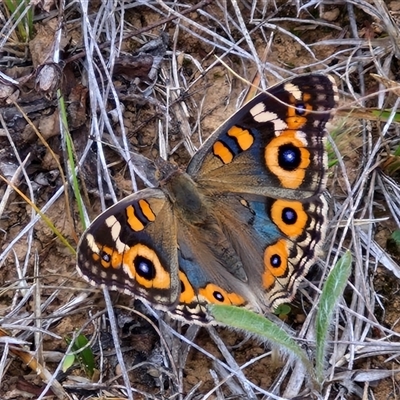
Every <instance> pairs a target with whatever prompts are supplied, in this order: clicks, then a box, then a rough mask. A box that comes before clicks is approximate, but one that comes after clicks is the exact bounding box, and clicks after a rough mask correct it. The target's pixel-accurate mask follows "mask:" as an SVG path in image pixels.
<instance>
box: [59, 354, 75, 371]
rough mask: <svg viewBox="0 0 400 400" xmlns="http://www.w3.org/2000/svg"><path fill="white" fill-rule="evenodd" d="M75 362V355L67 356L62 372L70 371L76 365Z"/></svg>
mask: <svg viewBox="0 0 400 400" xmlns="http://www.w3.org/2000/svg"><path fill="white" fill-rule="evenodd" d="M74 362H75V354H68V355H67V356H65V358H64V362H63V365H62V371H63V372H67V371H68V369H69V368H71V367H72V366H73V365H74Z"/></svg>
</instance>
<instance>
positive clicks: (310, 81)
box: [187, 75, 337, 199]
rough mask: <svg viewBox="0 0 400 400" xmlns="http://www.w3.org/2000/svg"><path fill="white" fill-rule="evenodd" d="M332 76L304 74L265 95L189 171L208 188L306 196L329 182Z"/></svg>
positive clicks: (231, 123)
mask: <svg viewBox="0 0 400 400" xmlns="http://www.w3.org/2000/svg"><path fill="white" fill-rule="evenodd" d="M336 99H337V95H336V89H335V85H334V83H333V81H332V78H330V77H327V76H323V75H307V76H299V77H296V78H294V79H292V80H291V81H289V82H286V83H282V84H280V85H277V86H275V87H273V88H271V89H268V91H266V92H264V93H261V94H259V95H258V96H257V97H255V98H254V99H253V100H251V101H250V102H249V103H247V104H246V105H245V106H244V107H243V108H241V109H240V110H239V111H238V112H237V113H236V114H234V115H233V116H232V117H231V118H230V119H228V120H227V121H226V122H225V123H224V124H223V125H222V126H221V127H220V128H219V129H218V130H217V131H216V132H215V133H214V134H213V135H212V136H211V137H210V138H209V139H208V140H207V141H206V142H205V144H204V145H203V147H202V148H201V149H200V150H199V151H198V152H197V153H196V154H195V156H194V157H193V159H192V160H191V162H190V164H189V166H188V169H187V172H188V173H189V174H190V175H191V176H192V177H193V179H194V180H195V181H196V182H197V183H198V184H199V185H200V186H201V187H204V188H206V189H211V190H214V189H216V190H218V192H224V193H228V192H229V193H251V194H260V195H264V196H270V197H274V198H287V199H299V198H300V197H301V198H303V199H305V198H308V197H311V196H313V195H315V194H318V193H320V192H321V191H322V190H323V189H324V187H325V173H326V155H325V150H324V143H325V134H324V128H325V124H326V122H327V120H328V119H329V117H330V111H331V109H332V108H333V107H334V105H335V103H336Z"/></svg>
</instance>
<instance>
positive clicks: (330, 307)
mask: <svg viewBox="0 0 400 400" xmlns="http://www.w3.org/2000/svg"><path fill="white" fill-rule="evenodd" d="M351 264H352V257H351V253H350V251H347V252H346V253H344V255H343V257H342V258H341V259H340V260H339V261H338V262H337V263H336V265H335V266H334V267H333V269H332V271H331V272H330V274H329V275H328V278H327V279H326V282H325V285H324V287H323V289H322V293H321V298H320V301H319V304H318V312H317V318H316V360H315V363H316V364H315V368H316V374H317V380H318V382H319V383H320V384H321V383H322V382H323V379H324V361H325V353H326V348H327V337H328V334H329V328H330V325H331V324H332V316H333V312H334V311H335V308H336V305H337V303H338V301H339V298H340V296H341V295H342V294H343V291H344V289H345V287H346V285H347V281H348V279H349V276H350V273H351Z"/></svg>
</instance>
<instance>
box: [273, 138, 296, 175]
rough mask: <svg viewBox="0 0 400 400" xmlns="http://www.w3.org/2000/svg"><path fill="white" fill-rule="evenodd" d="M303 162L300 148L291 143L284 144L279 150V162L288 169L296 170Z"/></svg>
mask: <svg viewBox="0 0 400 400" xmlns="http://www.w3.org/2000/svg"><path fill="white" fill-rule="evenodd" d="M300 162H301V153H300V149H299V148H298V147H296V146H294V145H293V144H291V143H288V144H284V145H282V146H281V147H280V148H279V151H278V163H279V166H280V167H281V168H283V169H284V170H286V171H294V170H295V169H296V168H298V166H299V165H300Z"/></svg>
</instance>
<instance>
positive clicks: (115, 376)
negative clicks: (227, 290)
mask: <svg viewBox="0 0 400 400" xmlns="http://www.w3.org/2000/svg"><path fill="white" fill-rule="evenodd" d="M88 3H89V4H88ZM291 3H292V4H291V5H288V2H286V1H278V0H276V1H272V0H263V1H254V0H253V2H249V1H241V2H237V1H231V2H230V1H228V2H224V1H219V2H210V1H204V2H201V3H197V2H191V3H190V4H188V2H186V3H185V2H183V3H182V4H179V3H174V4H172V3H166V2H164V1H161V0H157V1H154V2H129V1H125V2H124V3H123V6H122V2H113V1H104V2H102V3H100V2H83V1H78V2H71V3H60V4H58V5H57V7H58V11H57V10H56V9H55V7H54V6H53V5H52V4H50V5H49V10H48V11H49V12H47V11H44V10H42V9H40V8H39V6H36V7H35V13H34V15H35V19H34V23H33V27H34V31H35V33H34V34H33V36H36V39H37V38H38V35H39V33H40V32H41V31H42V30H43V29H44V27H45V28H48V27H51V29H52V32H53V33H54V34H53V35H51V34H49V33H46V34H44V35H42V36H39V37H40V40H39V43H37V42H36V43H35V42H33V41H32V40H28V42H27V43H22V42H21V40H22V39H21V36H20V33H19V32H18V29H17V26H18V24H16V23H14V22H15V19H13V18H12V17H10V16H9V15H7V12H6V8H5V5H4V3H2V4H1V5H0V28H1V35H0V48H1V52H2V58H1V59H0V68H1V71H2V73H3V74H4V75H2V76H1V77H0V86H1V90H0V95H1V97H0V102H1V118H0V123H1V127H0V143H1V145H0V173H1V175H2V176H3V177H5V178H7V179H8V184H6V183H2V184H1V186H0V193H1V196H2V201H1V204H0V213H1V214H0V218H1V219H0V228H1V229H0V232H1V244H2V246H1V251H0V272H1V273H0V276H1V278H0V284H1V290H0V323H1V328H2V330H1V332H2V334H1V336H2V338H1V341H0V348H1V352H0V397H1V398H4V399H11V398H22V397H23V393H24V392H28V393H34V394H33V397H34V398H38V399H42V398H44V396H45V394H46V391H45V390H43V389H44V388H45V387H46V388H47V389H51V391H52V393H53V396H56V397H57V398H68V399H73V398H74V399H75V398H79V399H85V398H91V396H93V397H92V398H97V397H96V396H99V397H100V396H104V397H103V398H115V397H118V396H119V397H121V398H129V399H133V398H136V399H140V398H154V399H200V398H201V399H215V398H218V399H232V398H234V399H239V398H243V399H250V398H273V399H279V398H285V399H287V398H294V397H296V396H300V397H301V396H304V395H305V393H307V392H308V390H309V388H308V386H307V383H308V380H307V376H305V371H304V370H303V369H302V366H301V365H300V364H299V363H296V362H295V361H294V362H292V363H287V364H286V363H283V364H280V362H279V361H277V360H276V359H274V358H273V357H272V359H271V358H270V357H269V356H270V350H269V349H268V348H267V347H266V346H264V344H260V343H257V342H254V341H250V342H248V341H247V342H244V343H241V344H238V343H239V341H240V340H241V336H240V335H239V334H236V333H232V332H230V331H226V330H216V329H214V328H210V329H208V331H207V332H206V331H205V330H202V331H201V333H200V336H198V335H199V332H198V331H199V328H198V327H195V326H190V327H189V328H188V329H186V328H184V329H182V327H181V326H180V324H179V323H177V322H175V321H170V323H168V324H165V323H164V322H163V319H162V317H164V316H163V315H162V314H156V315H155V316H154V317H155V318H156V321H157V323H155V322H151V325H150V324H148V323H144V322H143V319H142V317H140V316H139V317H137V316H136V314H135V313H138V314H139V315H140V313H139V311H138V308H136V310H135V311H132V310H131V308H130V307H127V306H126V305H127V304H129V299H127V298H126V297H118V296H115V295H114V293H112V294H111V295H112V299H111V298H110V294H109V293H108V292H107V291H104V293H103V292H101V291H96V290H94V289H93V288H89V287H88V285H86V284H85V283H83V282H82V281H81V279H80V278H79V277H78V276H77V273H76V271H75V267H74V264H75V255H74V254H72V252H71V251H70V250H69V249H68V247H67V246H66V245H65V244H63V243H61V242H60V241H59V240H58V239H57V238H56V235H55V231H54V230H53V229H51V228H49V226H48V225H46V224H45V223H43V220H42V217H41V215H40V214H39V213H38V212H37V211H35V209H34V208H33V207H32V206H31V205H29V204H27V203H26V202H25V201H24V200H22V199H21V197H20V196H19V195H18V194H16V190H17V189H18V188H19V189H20V190H21V191H22V192H24V193H25V195H26V196H27V197H28V198H29V199H30V201H31V203H33V204H35V205H36V206H37V207H38V208H39V209H40V210H41V213H44V214H46V215H47V216H48V217H49V218H50V220H51V221H52V222H53V223H54V225H55V229H57V230H59V231H60V232H61V233H62V235H63V236H64V237H65V238H66V239H67V240H68V241H69V243H70V244H71V245H72V247H76V243H77V238H78V237H79V236H80V234H81V233H82V224H83V221H82V220H81V219H84V220H85V223H86V224H88V223H89V220H91V219H93V218H94V217H95V216H96V215H98V214H99V212H100V211H101V210H102V209H105V208H106V205H109V204H110V200H112V201H114V202H115V201H117V200H118V199H120V198H121V197H122V196H124V195H126V194H127V193H129V192H131V191H136V190H138V188H139V189H140V188H143V187H144V186H147V185H150V186H151V184H152V180H151V177H149V176H148V175H149V174H147V172H148V171H146V168H144V167H145V166H147V164H143V159H142V158H141V154H144V155H145V156H147V157H149V158H152V159H154V157H155V155H158V154H159V155H161V156H163V157H167V156H168V157H169V158H172V159H173V160H174V161H176V162H177V163H179V164H182V165H184V164H185V163H186V162H187V161H188V159H189V156H191V155H193V153H194V152H195V149H196V148H198V147H199V145H200V144H201V142H202V141H203V140H204V139H205V138H206V137H207V136H208V135H209V134H211V132H212V130H213V129H215V128H217V127H218V125H219V124H220V123H221V122H223V120H224V119H225V118H226V116H228V115H230V114H232V113H233V112H234V110H235V109H236V108H237V107H238V106H239V104H240V102H241V101H242V99H243V98H244V95H245V91H246V89H248V85H247V84H246V83H245V82H246V81H247V82H248V81H252V80H253V78H254V76H256V74H257V73H258V74H259V76H260V79H261V82H260V86H261V88H266V87H268V86H269V85H270V84H272V83H276V82H278V81H280V80H282V79H285V78H288V77H291V76H295V75H296V74H300V73H304V72H310V71H311V72H315V71H319V72H321V73H330V74H332V75H333V76H334V77H335V79H336V82H337V83H338V86H339V91H340V97H341V103H340V106H339V109H338V110H337V112H336V117H335V119H334V120H333V122H332V123H331V125H330V126H329V129H330V130H332V131H334V130H335V129H336V131H335V138H334V140H331V145H332V149H333V150H332V157H333V158H336V159H337V163H336V165H335V166H333V167H332V168H331V169H330V180H329V188H328V190H329V192H330V194H331V195H332V210H333V215H332V221H331V226H330V230H329V233H330V234H329V238H328V241H327V246H326V258H324V259H321V260H320V261H319V263H318V265H319V267H320V268H318V269H316V270H315V272H314V273H313V275H312V276H311V277H310V280H311V281H310V282H309V284H307V285H304V286H302V289H301V290H300V293H299V294H298V296H297V298H296V301H295V304H294V306H293V307H294V310H297V311H295V313H296V312H297V314H298V315H302V314H303V313H304V321H302V323H298V322H296V321H294V320H293V321H290V323H291V324H292V325H294V327H295V328H296V330H297V332H296V338H297V340H298V341H299V342H300V343H302V344H304V346H305V347H306V348H307V349H308V350H309V354H310V357H312V349H313V343H314V339H315V328H314V318H315V312H316V309H317V308H318V296H319V293H320V290H321V287H322V285H323V282H324V280H325V278H326V276H327V274H328V273H329V270H330V268H331V266H333V265H334V264H335V263H336V261H337V260H338V258H339V257H340V256H341V255H342V254H343V253H344V251H346V250H347V249H349V250H350V251H351V253H352V255H353V273H352V276H351V280H350V281H349V283H348V287H347V290H346V291H345V295H344V297H343V299H341V301H340V304H339V307H338V309H337V313H336V316H335V319H334V320H333V321H332V327H331V341H330V342H329V348H328V352H329V354H328V357H327V361H326V373H325V376H326V380H325V384H324V385H323V387H322V388H321V389H320V390H318V393H315V392H314V393H313V395H314V396H319V397H321V398H349V399H350V398H375V399H384V398H389V397H391V398H397V397H399V396H400V395H399V394H398V393H399V388H398V385H399V374H398V372H397V371H398V367H397V364H398V355H399V354H400V346H399V343H400V341H399V333H398V332H399V323H398V315H397V314H398V311H397V310H398V307H399V305H400V298H399V296H398V286H399V284H398V279H399V278H400V268H399V264H398V263H399V252H398V246H399V244H397V250H396V246H394V247H395V250H393V251H391V252H390V253H389V250H388V248H387V241H388V240H389V238H390V235H391V233H392V232H393V231H395V230H396V229H400V201H399V199H400V188H399V174H398V170H396V169H394V170H393V169H389V170H388V168H387V164H389V165H393V162H396V160H397V159H396V158H394V159H393V158H390V157H389V156H393V157H394V153H395V150H396V148H397V147H398V146H399V142H400V140H399V137H400V136H399V132H398V124H397V123H395V122H393V119H395V118H396V111H397V108H398V103H399V97H398V95H397V93H396V88H397V86H396V84H395V82H393V81H398V80H399V78H400V77H399V75H398V70H399V67H398V65H399V59H400V49H399V43H400V42H399V22H398V21H399V20H398V14H399V12H400V11H398V10H396V9H395V6H396V4H397V3H398V2H392V3H390V4H389V5H385V4H384V3H383V2H381V1H378V0H376V1H367V0H359V1H357V2H355V1H346V0H343V1H340V2H337V3H340V4H337V5H332V3H335V2H330V1H326V2H325V1H315V0H311V1H306V0H303V1H296V2H291ZM325 3H326V5H325ZM31 7H32V6H31ZM390 7H392V8H390ZM50 20H51V21H50ZM11 22H12V23H11ZM161 33H168V35H169V38H168V39H167V46H164V45H163V43H162V39H161ZM45 38H47V39H48V42H46V40H45ZM151 41H153V42H151ZM148 42H151V43H152V44H155V45H158V47H157V50H156V51H155V53H154V52H153V50H150V51H147V53H146V54H150V55H151V56H152V59H151V61H157V60H155V58H157V56H158V55H159V56H160V60H159V61H160V63H159V65H157V64H156V65H154V64H153V67H154V68H156V70H154V71H152V70H150V72H149V68H148V64H143V58H144V56H143V54H142V56H141V57H139V61H140V63H142V64H140V63H139V64H138V65H135V66H134V67H133V68H132V59H130V60H129V62H128V65H126V64H124V61H123V60H122V56H123V55H125V54H132V53H133V52H135V51H137V50H138V49H139V48H140V47H141V46H143V45H145V44H146V43H148ZM40 46H43V47H40ZM144 51H146V48H144V50H143V49H142V53H143V52H144ZM60 60H62V61H61V64H60V65H61V69H60V68H59V67H57V66H54V64H52V63H56V64H58V63H59V61H60ZM221 60H222V61H223V63H224V64H226V65H227V66H229V68H231V69H232V71H234V73H235V74H236V75H237V76H240V77H241V78H242V80H239V79H238V78H237V76H236V75H234V74H233V73H231V71H229V70H228V69H227V67H226V65H224V64H222V63H221ZM45 63H47V64H50V70H46V71H45V72H46V74H45V76H42V77H41V78H40V76H33V75H32V76H29V74H31V73H33V72H35V71H36V73H37V74H40V73H42V74H43V73H44V72H43V69H42V70H41V71H40V68H39V67H40V65H43V64H45ZM121 65H122V67H124V68H126V69H124V70H123V74H124V75H123V76H124V77H125V78H121V73H120V74H119V75H113V72H112V71H113V69H114V68H117V67H119V68H121ZM33 67H34V68H33ZM141 68H144V70H145V71H146V72H145V73H141V72H140V71H141ZM59 74H60V75H59ZM371 74H377V75H379V76H380V77H382V78H383V79H384V80H381V81H380V82H377V81H376V80H375V79H373V78H372V77H371ZM61 76H63V79H60V80H59V78H61ZM149 76H150V78H149ZM28 78H29V79H28ZM39 78H40V79H39ZM60 81H62V82H63V83H62V85H61V92H59V93H58V94H57V92H56V91H55V88H57V87H58V85H59V82H60ZM68 84H70V85H72V87H68ZM67 87H68V89H67ZM77 87H79V96H81V97H79V96H76V97H72V98H71V97H68V96H71V95H66V94H65V93H66V91H69V92H70V91H71V89H75V88H77ZM10 88H11V89H10ZM35 88H36V91H35ZM86 90H87V92H86ZM18 91H19V92H18ZM3 93H6V95H5V96H3V95H2V94H3ZM60 93H61V94H63V95H64V97H65V98H66V100H67V114H69V117H68V118H70V119H69V130H70V132H67V130H66V128H65V124H63V122H62V115H63V106H62V104H60V101H59V95H60ZM77 99H78V100H77ZM74 101H75V103H74ZM14 102H16V104H19V105H20V106H21V107H22V109H23V110H24V111H25V113H26V118H27V119H29V120H31V121H32V122H33V123H34V125H35V126H36V127H39V131H41V135H42V136H43V138H42V140H41V139H39V138H37V136H36V133H35V131H34V129H33V128H27V127H26V126H27V122H26V120H25V119H24V117H23V116H22V114H21V113H20V114H18V109H17V108H16V105H15V104H14ZM76 103H77V104H79V106H78V107H76V108H73V107H72V105H75V106H76ZM84 104H87V109H86V111H84V112H83V116H82V114H81V113H80V111H77V110H81V111H82V109H83V107H84ZM384 108H386V109H389V110H391V112H389V113H388V115H387V116H385V118H384V119H383V118H382V119H379V118H378V117H377V116H376V114H374V113H373V112H372V110H371V109H373V110H375V109H378V110H380V109H384ZM51 116H53V117H51ZM45 117H48V118H50V119H51V118H53V119H52V121H51V122H52V123H53V125H52V127H51V128H48V127H47V125H45V122H46V119H45ZM80 119H82V121H81V120H80ZM78 120H79V123H78ZM47 122H48V121H47ZM41 124H42V125H41ZM70 134H71V138H72V143H73V146H74V151H75V152H76V164H77V165H76V171H77V173H78V175H79V176H80V181H79V188H78V189H79V190H80V192H81V193H82V194H84V193H86V195H84V197H85V198H86V196H89V197H90V201H91V202H92V204H93V206H88V205H89V204H91V203H90V202H88V201H87V200H86V199H85V201H84V203H85V204H86V207H87V208H86V210H85V211H83V212H82V217H81V218H80V217H79V215H78V211H77V207H76V200H75V197H74V188H73V180H72V178H73V174H72V171H73V170H75V167H74V165H73V164H72V163H71V161H72V157H71V156H70V155H68V137H69V135H70ZM43 143H47V144H48V146H49V148H50V149H52V151H54V152H55V153H56V156H54V155H52V153H51V152H50V150H46V147H45V146H44V144H43ZM333 154H334V155H333ZM55 158H60V160H61V164H60V165H62V170H63V174H64V175H65V182H64V181H63V179H61V176H62V175H61V172H60V170H59V168H58V166H57V163H56V162H55V161H54V159H55ZM382 162H386V164H385V165H386V167H385V168H384V169H382V168H381V165H382ZM388 171H390V174H391V176H388V175H387V172H388ZM86 190H87V192H88V193H89V195H87V192H86ZM76 192H77V190H76V189H75V195H76ZM74 221H75V222H74ZM396 251H397V254H396ZM103 298H104V301H103ZM116 304H118V306H116ZM312 305H315V306H312ZM129 306H131V305H130V304H129ZM113 307H115V310H114V309H113ZM113 310H114V311H113ZM139 310H141V309H140V306H139ZM142 311H143V312H145V313H147V314H148V313H151V310H147V311H146V310H142ZM115 314H116V317H115ZM160 315H161V318H160ZM143 318H144V317H143ZM152 321H155V320H154V319H153V320H152ZM134 324H137V327H136V326H135V325H134ZM129 327H130V328H129ZM128 328H129V329H130V330H128V331H127V329H128ZM80 332H84V333H85V334H86V335H87V336H88V337H90V338H91V344H90V345H91V346H92V348H93V349H94V350H93V351H94V352H95V354H96V357H97V358H96V362H97V368H98V371H97V372H96V377H97V380H94V381H91V380H90V379H89V377H88V376H87V375H86V374H85V372H84V371H83V369H81V368H79V367H78V368H75V369H74V370H70V371H68V372H67V373H66V374H63V373H62V372H61V370H62V365H63V358H64V357H65V355H66V354H67V353H68V352H69V351H70V350H71V346H67V345H66V342H65V341H64V338H65V337H66V336H68V337H74V335H77V334H78V333H80ZM105 332H110V333H111V335H110V333H108V336H107V334H106V333H105ZM196 336H197V339H196V343H197V344H195V343H194V342H193V341H194V340H195V338H196ZM105 337H107V338H108V340H109V342H108V345H107V344H105V342H104V341H105ZM133 338H134V339H133ZM210 339H211V340H210ZM132 340H136V341H135V342H133V341H132ZM148 342H149V343H148ZM121 343H122V345H121ZM127 343H128V344H127ZM127 346H128V347H129V348H127ZM238 346H239V347H238ZM217 349H219V350H217ZM117 360H118V361H117ZM39 365H41V366H42V367H41V368H40V373H38V370H39ZM36 374H37V375H38V376H36ZM195 378H197V381H196V379H195ZM201 381H203V384H202V382H201ZM34 384H35V385H34ZM127 388H128V389H127ZM34 389H35V390H37V391H36V392H35V391H34Z"/></svg>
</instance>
